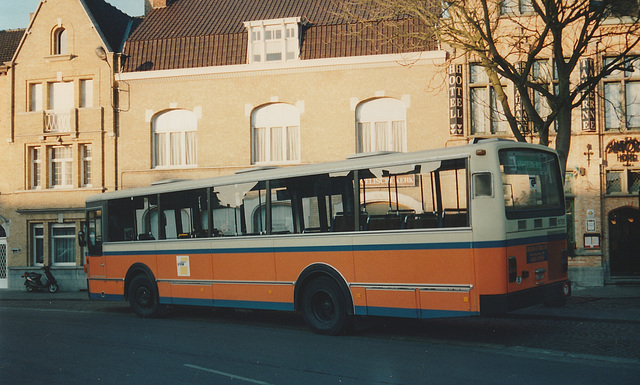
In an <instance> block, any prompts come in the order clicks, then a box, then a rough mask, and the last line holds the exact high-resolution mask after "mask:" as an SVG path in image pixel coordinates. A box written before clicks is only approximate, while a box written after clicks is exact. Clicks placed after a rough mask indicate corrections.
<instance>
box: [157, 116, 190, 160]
mask: <svg viewBox="0 0 640 385" xmlns="http://www.w3.org/2000/svg"><path fill="white" fill-rule="evenodd" d="M197 133H198V117H197V115H196V114H195V113H194V112H193V111H188V110H182V109H175V110H169V111H165V112H162V113H159V114H157V115H156V117H155V118H154V119H153V168H156V169H167V168H186V167H189V168H190V167H197V166H198V158H197V154H198V135H197Z"/></svg>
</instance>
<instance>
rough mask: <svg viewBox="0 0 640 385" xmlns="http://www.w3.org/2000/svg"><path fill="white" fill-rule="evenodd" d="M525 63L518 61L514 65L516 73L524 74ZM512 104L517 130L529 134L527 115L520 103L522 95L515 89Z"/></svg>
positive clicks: (522, 104)
mask: <svg viewBox="0 0 640 385" xmlns="http://www.w3.org/2000/svg"><path fill="white" fill-rule="evenodd" d="M526 64H527V63H525V62H523V61H520V62H518V64H516V69H517V70H518V73H520V74H522V72H524V68H525V66H526ZM513 99H514V104H515V118H516V122H517V124H518V130H519V131H520V132H521V133H522V134H523V135H526V134H530V133H531V130H530V128H529V114H527V111H526V110H525V108H524V103H523V102H522V95H520V91H518V89H517V88H516V89H515V93H514V98H513Z"/></svg>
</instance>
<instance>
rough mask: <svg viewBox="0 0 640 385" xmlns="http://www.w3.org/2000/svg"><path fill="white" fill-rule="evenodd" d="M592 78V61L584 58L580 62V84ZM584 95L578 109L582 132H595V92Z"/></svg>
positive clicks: (587, 92)
mask: <svg viewBox="0 0 640 385" xmlns="http://www.w3.org/2000/svg"><path fill="white" fill-rule="evenodd" d="M591 77H593V59H591V58H584V59H582V60H580V82H581V83H584V82H585V81H587V80H588V79H589V78H591ZM583 92H585V93H586V95H584V99H583V100H582V106H581V107H580V116H581V118H582V131H595V130H596V94H595V90H591V91H583Z"/></svg>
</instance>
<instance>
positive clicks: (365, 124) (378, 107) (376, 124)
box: [356, 98, 407, 152]
mask: <svg viewBox="0 0 640 385" xmlns="http://www.w3.org/2000/svg"><path fill="white" fill-rule="evenodd" d="M406 122H407V108H406V106H405V104H404V103H403V102H401V101H400V100H397V99H392V98H380V99H373V100H369V101H365V102H362V103H360V104H359V105H358V107H357V108H356V123H357V130H358V132H357V137H358V148H357V151H358V152H374V151H402V152H404V151H407V123H406Z"/></svg>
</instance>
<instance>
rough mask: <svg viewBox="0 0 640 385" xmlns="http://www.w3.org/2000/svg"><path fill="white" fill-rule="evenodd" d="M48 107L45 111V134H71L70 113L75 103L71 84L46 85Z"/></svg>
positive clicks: (72, 84) (55, 83)
mask: <svg viewBox="0 0 640 385" xmlns="http://www.w3.org/2000/svg"><path fill="white" fill-rule="evenodd" d="M47 87H48V92H49V105H48V107H49V108H48V109H47V111H46V122H45V132H71V112H72V110H73V109H74V103H75V97H74V92H75V88H74V87H75V86H74V83H73V82H69V81H67V82H52V83H48V84H47Z"/></svg>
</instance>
